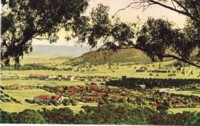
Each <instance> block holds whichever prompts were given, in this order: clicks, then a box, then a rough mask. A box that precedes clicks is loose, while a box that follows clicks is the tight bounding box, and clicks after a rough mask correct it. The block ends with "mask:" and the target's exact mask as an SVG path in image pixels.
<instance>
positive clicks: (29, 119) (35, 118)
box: [16, 109, 46, 124]
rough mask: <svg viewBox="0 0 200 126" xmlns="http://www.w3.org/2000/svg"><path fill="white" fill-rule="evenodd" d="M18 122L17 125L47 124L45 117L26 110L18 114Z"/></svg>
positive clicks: (36, 112)
mask: <svg viewBox="0 0 200 126" xmlns="http://www.w3.org/2000/svg"><path fill="white" fill-rule="evenodd" d="M17 116H18V118H17V122H16V123H33V124H43V123H46V121H45V119H44V117H43V116H42V115H41V114H40V113H39V112H38V111H35V110H29V109H27V110H24V111H23V112H20V113H18V114H17Z"/></svg>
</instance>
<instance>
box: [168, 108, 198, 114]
mask: <svg viewBox="0 0 200 126" xmlns="http://www.w3.org/2000/svg"><path fill="white" fill-rule="evenodd" d="M168 111H169V112H172V113H182V112H183V111H190V112H200V108H170V109H169V110H168Z"/></svg>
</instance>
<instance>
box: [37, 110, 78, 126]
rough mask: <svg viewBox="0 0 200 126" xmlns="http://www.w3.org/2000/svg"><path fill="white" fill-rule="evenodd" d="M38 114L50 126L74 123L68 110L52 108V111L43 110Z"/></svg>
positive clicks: (70, 111) (72, 115)
mask: <svg viewBox="0 0 200 126" xmlns="http://www.w3.org/2000/svg"><path fill="white" fill-rule="evenodd" d="M40 113H41V114H42V115H43V116H44V118H45V120H46V121H47V122H48V123H50V124H73V122H74V113H73V111H72V110H71V109H69V108H60V109H55V108H54V109H52V110H47V109H43V111H41V112H40Z"/></svg>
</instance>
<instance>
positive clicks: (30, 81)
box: [1, 79, 85, 86]
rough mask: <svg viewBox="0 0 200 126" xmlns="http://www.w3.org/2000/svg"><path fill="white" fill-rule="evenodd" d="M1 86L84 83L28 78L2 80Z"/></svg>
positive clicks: (83, 83) (72, 84)
mask: <svg viewBox="0 0 200 126" xmlns="http://www.w3.org/2000/svg"><path fill="white" fill-rule="evenodd" d="M1 83H2V85H3V86H6V85H13V84H17V85H32V86H38V85H46V86H58V85H66V86H67V85H68V86H74V85H85V82H83V81H65V80H61V81H58V80H37V79H28V80H22V79H17V80H2V81H1Z"/></svg>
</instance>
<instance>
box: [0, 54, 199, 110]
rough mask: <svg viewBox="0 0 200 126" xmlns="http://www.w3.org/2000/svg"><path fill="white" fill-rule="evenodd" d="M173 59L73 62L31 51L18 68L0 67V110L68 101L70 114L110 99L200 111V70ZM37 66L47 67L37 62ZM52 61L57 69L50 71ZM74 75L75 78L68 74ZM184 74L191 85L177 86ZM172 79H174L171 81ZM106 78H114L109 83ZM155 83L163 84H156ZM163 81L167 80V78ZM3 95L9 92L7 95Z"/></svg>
mask: <svg viewBox="0 0 200 126" xmlns="http://www.w3.org/2000/svg"><path fill="white" fill-rule="evenodd" d="M35 61H36V62H35ZM33 62H34V65H30V66H33V67H34V66H37V69H30V68H28V69H27V67H24V66H26V64H32V63H33ZM174 62H176V61H174V60H169V61H165V62H162V63H161V62H155V63H148V64H132V63H131V62H123V63H105V64H91V63H88V62H86V63H83V64H82V63H81V64H78V65H75V66H74V64H71V62H70V58H69V57H63V56H59V55H49V56H47V55H45V56H41V55H40V56H37V55H36V54H34V55H30V56H27V57H26V58H25V59H24V60H22V62H21V68H20V67H19V68H17V69H7V68H6V69H4V70H3V71H2V74H1V76H2V80H1V85H2V87H3V88H2V91H3V94H4V97H3V98H2V99H3V100H1V101H0V103H1V109H2V110H3V111H7V112H22V111H24V110H25V109H33V110H42V109H43V108H46V109H48V110H53V109H54V108H55V109H60V108H65V107H66V106H67V107H68V108H70V109H71V110H73V112H74V113H79V112H80V111H81V110H83V107H84V106H87V105H88V106H91V107H92V106H98V104H107V103H112V104H115V105H117V106H120V105H125V104H129V106H132V107H141V106H142V107H145V106H146V107H150V108H152V109H156V107H158V106H159V105H162V104H166V105H168V107H169V110H168V111H169V112H172V113H177V112H183V111H191V112H193V111H200V109H199V103H200V93H199V85H198V80H199V73H200V70H199V69H197V68H193V67H190V66H185V67H182V68H181V69H177V67H174V66H169V65H170V64H173V63H174ZM40 65H42V66H45V67H41V68H40V67H38V66H40ZM52 66H53V67H54V68H56V69H55V70H52V69H51V68H52ZM43 68H45V69H43ZM183 71H184V72H185V73H184V74H183ZM191 72H192V74H191ZM123 76H126V78H125V81H123ZM72 77H74V78H73V79H72ZM129 78H130V79H129ZM134 78H135V79H136V80H138V81H134V82H135V84H136V85H135V86H133V85H134V84H132V83H129V82H128V81H129V80H131V79H134ZM137 78H138V79H137ZM169 78H170V79H169ZM148 79H150V80H148ZM168 79H169V80H170V81H171V82H170V81H169V82H170V83H169V84H168V86H167V85H165V87H163V86H160V87H159V85H162V84H163V83H165V80H168ZM187 79H190V80H194V79H195V83H193V82H192V81H191V83H189V85H191V86H187V84H186V86H184V85H182V86H181V84H182V81H180V82H181V83H177V82H179V81H177V80H187ZM160 80H162V81H160ZM173 80H176V81H175V82H173ZM118 81H119V82H120V83H119V84H118ZM151 81H153V82H152V83H154V84H153V86H152V87H148V84H147V85H146V86H145V88H142V87H141V86H142V85H145V84H146V82H151ZM110 82H115V83H114V84H112V85H109V83H110ZM155 82H159V83H161V84H158V85H157V86H156V83H155ZM166 82H167V83H168V81H166ZM172 82H173V83H175V85H176V83H177V87H176V86H175V87H172V86H170V84H172ZM189 82H190V81H189ZM196 82H197V83H196ZM121 83H123V84H125V85H129V84H131V85H132V87H131V86H128V87H126V86H124V87H123V86H119V85H120V84H121ZM92 84H96V85H97V88H94V89H90V88H88V87H89V86H90V85H92ZM117 85H118V86H117ZM23 86H25V87H29V86H31V89H29V88H28V89H24V87H23ZM93 86H94V85H93ZM116 86H117V87H116ZM130 87H131V88H130ZM194 87H195V88H194ZM129 88H130V89H129ZM161 88H169V90H167V91H164V92H162V90H163V89H161ZM83 92H84V93H83ZM158 92H160V93H158ZM5 94H6V95H9V96H5ZM39 95H51V96H53V95H62V96H64V97H63V99H64V100H65V101H66V102H65V103H61V104H60V103H59V104H57V103H56V104H54V103H51V102H50V103H49V101H48V104H46V103H34V97H36V96H39ZM193 96H196V97H193ZM10 98H11V100H10ZM12 99H14V100H12ZM163 99H164V100H163ZM16 101H17V102H16ZM29 101H30V102H29ZM74 101H75V104H74ZM185 101H187V102H185Z"/></svg>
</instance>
